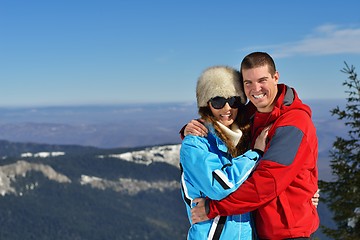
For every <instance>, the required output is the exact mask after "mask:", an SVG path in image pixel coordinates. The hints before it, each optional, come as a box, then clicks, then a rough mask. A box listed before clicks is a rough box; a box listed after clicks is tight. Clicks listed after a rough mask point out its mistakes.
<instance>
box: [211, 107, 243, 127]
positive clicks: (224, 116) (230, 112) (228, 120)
mask: <svg viewBox="0 0 360 240" xmlns="http://www.w3.org/2000/svg"><path fill="white" fill-rule="evenodd" d="M209 107H210V110H211V112H212V114H213V115H214V117H215V119H216V120H218V121H219V122H221V123H222V124H223V125H225V126H226V127H230V125H231V124H233V123H234V121H235V119H236V116H237V114H238V108H231V107H230V105H229V103H226V104H225V106H224V107H223V108H221V109H216V108H213V106H212V105H211V103H209Z"/></svg>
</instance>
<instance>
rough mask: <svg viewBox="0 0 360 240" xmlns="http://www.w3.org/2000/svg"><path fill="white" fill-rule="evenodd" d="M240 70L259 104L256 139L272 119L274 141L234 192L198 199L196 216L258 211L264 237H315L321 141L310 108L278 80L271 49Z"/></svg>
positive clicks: (199, 218) (259, 229)
mask: <svg viewBox="0 0 360 240" xmlns="http://www.w3.org/2000/svg"><path fill="white" fill-rule="evenodd" d="M240 70H241V73H242V77H243V83H244V90H245V94H246V96H247V98H248V99H249V100H250V101H251V103H252V104H253V105H254V106H255V107H256V110H257V111H256V112H255V114H254V116H253V118H252V139H256V137H257V136H258V135H259V134H260V133H261V131H262V129H263V128H265V127H266V126H268V125H271V124H272V127H271V129H270V131H269V134H268V140H269V141H268V144H267V146H266V149H265V153H264V156H263V157H262V159H261V160H260V162H259V164H258V166H257V168H256V170H255V171H254V172H253V174H252V176H251V177H249V178H248V180H246V181H245V182H244V183H243V184H242V185H241V186H240V187H239V188H238V189H237V190H236V191H235V192H234V193H232V194H231V195H229V196H228V197H226V198H224V199H223V200H221V201H214V200H210V199H207V200H205V199H196V200H195V201H196V202H197V203H198V205H197V206H196V207H194V208H193V209H192V221H193V223H198V222H201V221H204V220H207V219H209V218H214V217H216V216H218V215H222V216H227V215H234V214H242V213H245V212H250V211H253V213H254V218H255V226H256V230H257V234H258V237H259V239H310V236H311V234H312V233H314V232H315V231H316V229H317V228H318V226H319V217H318V214H317V211H316V206H314V205H313V204H312V202H311V198H312V197H313V196H314V194H315V193H316V191H317V189H318V186H317V182H318V171H317V154H318V143H317V136H316V129H315V127H314V124H313V123H312V120H311V110H310V108H309V107H308V106H307V105H305V104H303V103H302V102H301V100H300V99H299V98H298V96H297V93H296V92H295V90H294V89H292V88H290V87H288V86H286V85H284V84H279V83H278V81H279V73H278V72H277V71H276V68H275V63H274V61H273V59H272V58H271V56H270V55H268V54H267V53H262V52H254V53H251V54H249V55H248V56H246V57H245V58H244V60H243V61H242V63H241V69H240ZM200 128H201V127H200V126H197V131H198V132H200V131H201V130H200ZM193 131H196V129H195V128H194V129H193ZM202 134H204V133H203V132H202ZM253 144H254V141H253V142H252V146H253Z"/></svg>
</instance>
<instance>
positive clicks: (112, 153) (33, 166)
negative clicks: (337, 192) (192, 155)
mask: <svg viewBox="0 0 360 240" xmlns="http://www.w3.org/2000/svg"><path fill="white" fill-rule="evenodd" d="M179 148H180V145H178V144H177V145H162V146H154V147H147V148H133V149H124V148H117V149H99V148H94V147H82V146H62V145H46V144H24V143H12V142H7V141H0V157H1V159H2V160H1V165H0V182H1V184H0V205H1V206H2V207H1V208H0V222H1V231H0V239H7V240H23V239H37V240H42V239H44V240H45V239H52V240H57V239H59V240H60V239H61V240H64V239H78V240H97V239H135V240H136V239H139V240H140V239H141V240H142V239H150V240H151V239H153V240H155V239H156V240H158V239H160V240H161V239H164V240H165V239H174V240H176V239H179V240H180V239H185V238H186V233H187V230H188V227H189V223H188V220H187V217H186V211H185V206H184V204H183V202H182V200H181V195H180V190H179V177H180V171H179V167H178V163H179V154H178V153H179ZM6 149H9V152H8V153H7V152H6ZM319 212H320V217H321V219H328V218H329V212H328V210H327V209H326V208H324V206H323V205H321V204H320V206H319ZM316 236H318V237H320V239H327V238H326V237H324V236H323V235H322V234H321V232H320V231H319V232H317V233H316Z"/></svg>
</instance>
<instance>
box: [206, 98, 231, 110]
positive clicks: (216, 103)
mask: <svg viewBox="0 0 360 240" xmlns="http://www.w3.org/2000/svg"><path fill="white" fill-rule="evenodd" d="M226 101H227V99H226V98H223V97H214V98H212V99H210V103H211V106H212V107H213V108H215V109H221V108H223V107H224V106H225V104H226Z"/></svg>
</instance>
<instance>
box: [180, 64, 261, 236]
mask: <svg viewBox="0 0 360 240" xmlns="http://www.w3.org/2000/svg"><path fill="white" fill-rule="evenodd" d="M243 92H244V91H243V89H242V83H241V79H240V73H239V72H238V71H236V70H235V69H233V68H230V67H226V66H215V67H210V68H208V69H206V70H205V71H204V72H203V73H202V75H201V76H200V77H199V79H198V82H197V87H196V97H197V105H198V108H199V114H200V116H201V118H202V119H203V120H205V125H206V127H207V128H208V134H207V137H198V136H193V135H187V136H186V137H185V138H184V140H183V142H182V145H181V150H180V164H181V169H182V176H181V187H182V194H183V200H184V202H185V204H186V208H187V213H188V217H189V220H190V222H191V215H190V214H191V213H190V210H191V208H192V207H193V206H194V205H193V203H192V200H193V199H195V198H197V197H208V198H210V199H215V200H219V199H222V198H224V197H226V196H227V195H229V194H230V193H232V192H233V191H235V190H236V189H237V188H238V187H239V185H240V184H241V183H242V182H243V181H244V180H245V179H246V178H247V177H248V176H249V174H250V173H251V172H252V170H253V168H254V167H255V165H256V162H257V160H259V158H260V157H261V155H262V153H263V151H264V148H265V139H266V136H267V132H268V128H267V129H265V130H264V131H263V132H262V134H261V135H260V136H259V137H258V139H257V140H256V143H255V147H254V148H255V149H254V150H249V151H247V152H245V150H246V149H247V148H248V143H249V124H248V123H247V122H246V121H245V117H244V112H243V109H244V108H243V107H244V104H245V103H246V97H245V95H244V93H243ZM244 152H245V153H244ZM252 235H253V232H252V226H251V221H250V213H245V214H241V215H233V216H228V217H226V216H223V217H220V216H218V217H216V218H215V219H212V220H209V221H206V222H202V223H198V224H192V225H191V227H190V229H189V232H188V239H196V240H201V239H226V240H231V239H246V240H248V239H251V238H252Z"/></svg>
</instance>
